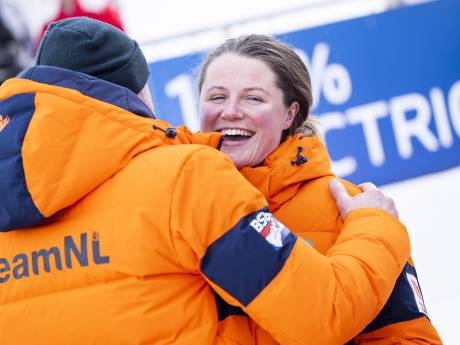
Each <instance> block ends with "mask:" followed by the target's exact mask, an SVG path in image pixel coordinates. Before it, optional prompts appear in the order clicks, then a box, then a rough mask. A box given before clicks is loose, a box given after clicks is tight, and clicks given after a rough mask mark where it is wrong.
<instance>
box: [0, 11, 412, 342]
mask: <svg viewBox="0 0 460 345" xmlns="http://www.w3.org/2000/svg"><path fill="white" fill-rule="evenodd" d="M148 76H149V71H148V66H147V63H146V60H145V57H144V56H143V54H142V52H141V50H140V49H139V46H138V45H137V43H136V42H135V41H133V40H132V39H130V38H129V37H128V36H127V35H126V34H124V33H123V32H122V31H120V30H117V29H115V28H114V27H112V26H110V25H108V24H105V23H102V22H98V21H95V20H92V19H88V18H72V19H66V20H63V21H60V22H57V23H53V24H51V25H50V26H49V28H48V30H47V32H46V34H45V37H44V39H43V40H42V42H41V45H40V49H39V51H38V55H37V65H36V66H34V67H32V68H30V69H27V70H25V71H23V72H22V73H21V74H20V75H19V76H18V77H16V78H12V79H9V80H7V81H6V82H5V83H4V84H3V85H2V86H1V87H0V114H1V116H2V121H1V122H0V124H1V126H0V147H1V148H2V149H1V150H0V166H1V169H0V177H1V178H0V343H1V344H2V345H13V344H14V345H16V344H28V343H33V344H141V343H142V344H147V343H148V344H167V343H168V344H171V343H174V344H222V343H223V342H224V339H222V338H221V337H220V335H219V334H218V332H217V328H218V309H217V308H218V306H219V305H218V303H217V302H216V301H217V299H221V300H223V301H225V303H227V304H228V305H231V306H233V307H234V308H240V309H241V310H242V311H244V312H245V313H247V314H248V315H249V316H250V317H251V318H253V319H254V320H256V321H257V322H258V323H259V324H260V325H261V326H262V327H263V328H264V329H266V330H268V331H269V332H273V333H275V334H278V335H279V337H278V339H279V341H280V342H282V343H285V344H290V343H301V344H305V343H318V344H333V343H342V342H344V341H346V339H349V337H350V336H351V335H352V334H354V333H356V332H357V331H358V328H360V327H361V326H360V325H351V327H350V329H337V330H336V331H334V332H331V333H326V332H324V331H321V332H318V333H317V334H312V333H311V332H305V333H303V332H299V331H297V330H303V329H308V327H309V328H311V329H317V326H316V321H315V320H308V322H306V319H300V318H298V317H295V318H293V315H299V314H302V313H317V311H319V310H321V312H326V311H325V310H329V311H330V310H334V315H333V316H332V318H331V322H332V323H336V322H338V323H341V322H342V321H341V320H343V319H348V318H351V317H357V318H359V319H360V320H365V321H363V322H368V321H370V320H371V318H372V317H373V316H374V315H375V314H376V313H377V312H378V310H380V308H381V307H382V306H383V304H384V301H385V300H386V299H387V297H388V296H389V295H390V293H391V290H392V287H393V285H394V283H395V281H396V279H397V277H398V275H399V273H400V272H401V270H402V269H403V267H404V264H405V262H406V261H407V259H408V257H409V252H410V248H409V240H408V236H407V233H406V231H405V228H404V226H403V225H402V224H401V223H399V221H398V220H397V219H396V218H395V217H393V216H392V215H391V214H390V213H389V212H393V210H391V208H388V207H387V206H386V205H384V204H382V202H381V199H380V198H376V197H375V196H373V195H372V194H370V193H367V192H364V193H362V194H360V195H359V196H357V197H356V198H354V199H350V200H349V202H348V204H347V205H348V206H349V207H350V212H349V213H348V214H347V215H346V221H345V225H344V228H343V230H342V233H341V234H340V236H338V238H337V241H336V243H335V245H334V246H333V247H332V248H331V250H330V252H329V253H327V255H323V254H321V253H319V252H318V251H317V250H316V249H315V248H313V247H312V246H310V245H309V244H308V243H307V242H305V241H303V240H300V239H298V238H297V236H296V235H294V234H292V233H291V232H290V231H289V230H288V229H287V228H286V227H285V226H283V225H282V224H281V223H280V222H279V221H278V220H277V219H276V218H275V217H274V216H273V215H272V214H271V213H270V212H269V211H268V205H267V202H266V200H265V198H264V197H263V195H262V194H261V193H260V192H259V191H257V189H255V188H254V187H253V186H251V185H250V184H249V182H247V181H246V180H245V179H244V177H243V176H242V175H241V174H240V173H239V172H238V171H237V169H236V168H235V166H234V165H233V163H232V162H231V161H230V160H229V159H228V158H226V157H225V155H224V154H222V153H220V152H219V151H218V150H216V149H215V148H216V147H218V146H219V144H220V143H221V136H220V135H219V134H215V133H214V134H197V135H193V134H191V133H190V132H188V131H187V129H185V128H172V127H169V125H168V124H167V123H164V122H162V121H159V120H155V119H153V112H152V109H150V108H149V107H148V106H147V105H146V104H145V103H144V102H143V101H142V100H141V98H142V99H145V96H146V95H147V94H148V90H147V88H146V84H147V79H148ZM146 101H147V100H146ZM197 143H201V144H207V145H208V146H204V145H198V144H197ZM185 144H190V145H185ZM209 146H211V147H209ZM339 194H340V193H339ZM340 195H341V197H345V196H346V195H345V194H344V193H342V194H340ZM387 211H388V212H387ZM308 212H309V210H308V209H307V208H306V209H305V213H306V214H308ZM382 276H384V277H386V279H381V277H382ZM391 277H392V278H393V279H391ZM368 290H373V291H378V293H375V294H363V293H362V292H363V291H368ZM344 300H347V301H349V300H352V301H353V304H352V305H351V304H350V305H348V304H346V303H344V302H343V301H344ZM280 301H283V303H284V305H285V306H289V308H288V309H285V310H283V309H278V308H276V307H275V304H276V305H278V303H279V302H280ZM354 308H357V309H359V312H355V311H354ZM287 311H289V312H287ZM294 322H295V323H296V324H297V326H296V331H291V326H290V325H291V324H292V323H294Z"/></svg>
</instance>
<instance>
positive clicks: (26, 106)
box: [0, 93, 44, 232]
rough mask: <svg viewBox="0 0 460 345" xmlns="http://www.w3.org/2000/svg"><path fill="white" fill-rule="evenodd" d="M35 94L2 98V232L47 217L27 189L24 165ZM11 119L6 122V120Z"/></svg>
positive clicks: (0, 192) (0, 105)
mask: <svg viewBox="0 0 460 345" xmlns="http://www.w3.org/2000/svg"><path fill="white" fill-rule="evenodd" d="M34 99H35V94H30V93H25V94H19V95H15V96H12V97H10V98H7V99H4V100H2V101H0V115H1V116H2V119H3V124H4V126H2V128H1V131H0V231H2V232H5V231H9V230H13V229H15V228H22V227H27V226H32V225H35V224H37V223H39V222H41V221H42V220H44V217H43V215H42V214H41V213H40V212H39V211H38V209H37V208H36V207H35V205H34V203H33V201H32V198H31V196H30V194H29V192H28V190H27V186H26V182H25V177H24V169H23V165H22V151H21V150H22V143H23V140H24V135H25V133H26V131H27V128H28V126H29V122H30V119H31V117H32V114H33V113H34V109H35V106H34ZM6 119H9V122H8V123H7V124H5V123H6V122H5V120H6Z"/></svg>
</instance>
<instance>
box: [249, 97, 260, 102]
mask: <svg viewBox="0 0 460 345" xmlns="http://www.w3.org/2000/svg"><path fill="white" fill-rule="evenodd" d="M246 99H247V100H248V101H252V102H262V98H260V97H258V96H248V97H246Z"/></svg>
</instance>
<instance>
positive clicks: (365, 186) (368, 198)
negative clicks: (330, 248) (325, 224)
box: [329, 179, 399, 220]
mask: <svg viewBox="0 0 460 345" xmlns="http://www.w3.org/2000/svg"><path fill="white" fill-rule="evenodd" d="M358 187H360V188H361V190H362V191H363V192H362V193H359V194H357V195H355V196H354V197H352V196H350V195H349V194H348V192H347V191H346V189H345V187H344V186H343V184H342V183H341V182H339V181H338V180H336V179H332V180H331V181H329V190H330V192H331V194H332V196H333V197H334V199H335V202H336V203H337V207H338V208H339V211H340V215H341V217H342V219H343V220H345V218H346V216H347V215H348V213H350V212H351V211H353V210H356V209H358V208H378V209H381V210H384V211H386V212H388V213H389V214H391V215H392V216H394V217H396V218H397V219H399V213H398V210H397V209H396V206H395V203H394V201H393V199H392V198H390V197H388V196H386V195H385V194H383V192H382V191H381V190H380V189H378V188H377V187H376V186H375V184H373V183H370V182H366V183H362V184H360V185H359V186H358Z"/></svg>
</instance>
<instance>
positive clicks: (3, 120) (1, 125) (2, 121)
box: [0, 115, 11, 132]
mask: <svg viewBox="0 0 460 345" xmlns="http://www.w3.org/2000/svg"><path fill="white" fill-rule="evenodd" d="M10 119H11V117H10V116H3V115H0V132H1V131H3V130H4V129H5V127H6V126H7V125H8V123H10Z"/></svg>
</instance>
